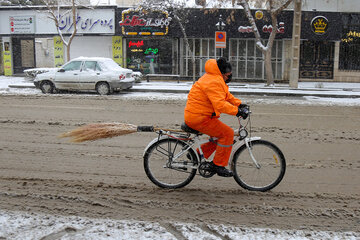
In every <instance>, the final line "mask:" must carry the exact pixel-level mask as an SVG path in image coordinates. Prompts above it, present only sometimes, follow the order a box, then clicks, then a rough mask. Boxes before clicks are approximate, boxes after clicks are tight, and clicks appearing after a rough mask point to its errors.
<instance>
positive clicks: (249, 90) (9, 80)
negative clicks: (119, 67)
mask: <svg viewBox="0 0 360 240" xmlns="http://www.w3.org/2000/svg"><path fill="white" fill-rule="evenodd" d="M191 86H192V82H179V83H178V82H177V81H161V82H160V81H150V82H146V81H142V82H141V83H136V84H135V85H134V86H133V88H131V89H129V90H127V92H164V93H185V94H186V93H188V92H189V90H190V88H191ZM6 87H9V88H35V86H34V84H33V83H32V82H31V81H27V80H26V79H25V78H23V77H5V76H0V88H6ZM229 89H230V92H231V93H233V94H237V95H263V96H296V97H300V96H315V97H330V98H360V83H340V82H299V84H298V88H297V89H292V88H290V87H289V85H287V84H275V85H274V86H270V87H266V86H265V84H264V83H247V82H246V83H245V82H244V83H241V82H234V83H230V84H229Z"/></svg>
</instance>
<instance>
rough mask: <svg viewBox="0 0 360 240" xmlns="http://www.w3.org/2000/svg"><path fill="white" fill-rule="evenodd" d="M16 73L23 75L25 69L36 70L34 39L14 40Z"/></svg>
mask: <svg viewBox="0 0 360 240" xmlns="http://www.w3.org/2000/svg"><path fill="white" fill-rule="evenodd" d="M12 47H13V56H14V58H13V63H14V66H13V68H14V73H15V74H16V73H23V72H24V70H25V69H29V68H35V66H36V64H35V43H34V39H33V38H32V39H24V38H12Z"/></svg>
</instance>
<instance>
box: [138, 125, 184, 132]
mask: <svg viewBox="0 0 360 240" xmlns="http://www.w3.org/2000/svg"><path fill="white" fill-rule="evenodd" d="M160 130H163V131H169V132H183V130H179V129H164V128H155V127H154V126H138V127H137V131H138V132H156V131H160Z"/></svg>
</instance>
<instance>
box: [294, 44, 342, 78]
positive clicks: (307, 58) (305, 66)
mask: <svg viewBox="0 0 360 240" xmlns="http://www.w3.org/2000/svg"><path fill="white" fill-rule="evenodd" d="M334 49H335V44H334V42H328V41H322V42H316V41H303V42H302V43H301V45H300V71H299V75H300V76H299V77H300V78H314V79H333V77H334Z"/></svg>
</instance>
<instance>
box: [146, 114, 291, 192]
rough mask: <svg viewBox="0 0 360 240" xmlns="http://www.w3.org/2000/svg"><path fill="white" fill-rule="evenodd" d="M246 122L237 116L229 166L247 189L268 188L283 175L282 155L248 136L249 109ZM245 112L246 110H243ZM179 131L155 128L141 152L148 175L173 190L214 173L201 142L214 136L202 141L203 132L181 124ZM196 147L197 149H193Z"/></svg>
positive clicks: (269, 145)
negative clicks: (152, 137) (155, 136)
mask: <svg viewBox="0 0 360 240" xmlns="http://www.w3.org/2000/svg"><path fill="white" fill-rule="evenodd" d="M246 110H247V111H248V116H249V117H248V120H247V122H246V124H245V125H243V124H242V123H241V121H242V120H244V121H245V119H243V118H242V117H238V120H239V129H236V130H234V135H235V136H234V145H233V148H232V153H231V155H230V160H229V161H230V168H231V170H232V171H233V173H234V179H235V181H236V182H237V183H238V184H239V185H240V186H241V187H243V188H244V189H247V190H250V191H262V192H264V191H268V190H270V189H273V188H274V187H276V186H277V185H278V184H279V183H280V182H281V180H282V179H283V177H284V174H285V170H286V162H285V157H284V155H283V153H282V152H281V150H280V149H279V148H278V147H277V146H276V145H275V144H273V143H271V142H269V141H265V140H262V139H261V138H260V137H251V120H250V113H251V112H250V109H249V108H247V109H246ZM244 111H245V109H244ZM181 129H182V131H172V130H158V131H157V134H158V137H157V138H155V139H153V140H152V141H151V142H150V143H149V144H148V146H147V147H146V148H145V151H144V155H143V157H144V169H145V172H146V175H147V176H148V178H149V179H150V180H151V181H152V182H153V183H154V184H155V185H157V186H159V187H161V188H168V189H176V188H182V187H184V186H186V185H188V184H189V183H190V182H191V181H192V180H193V179H194V177H195V175H196V174H197V172H198V174H199V175H200V176H202V177H205V178H210V177H212V176H213V175H214V174H215V173H214V172H213V171H212V170H211V167H210V162H211V161H210V160H209V159H205V158H204V155H203V152H202V150H201V147H200V145H201V144H202V143H205V142H208V141H216V139H215V138H211V137H210V138H209V139H208V140H202V139H201V138H200V137H201V136H202V134H201V133H200V132H198V131H196V130H193V129H191V128H189V127H188V126H186V124H182V126H181ZM196 149H198V152H197V151H196Z"/></svg>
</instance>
